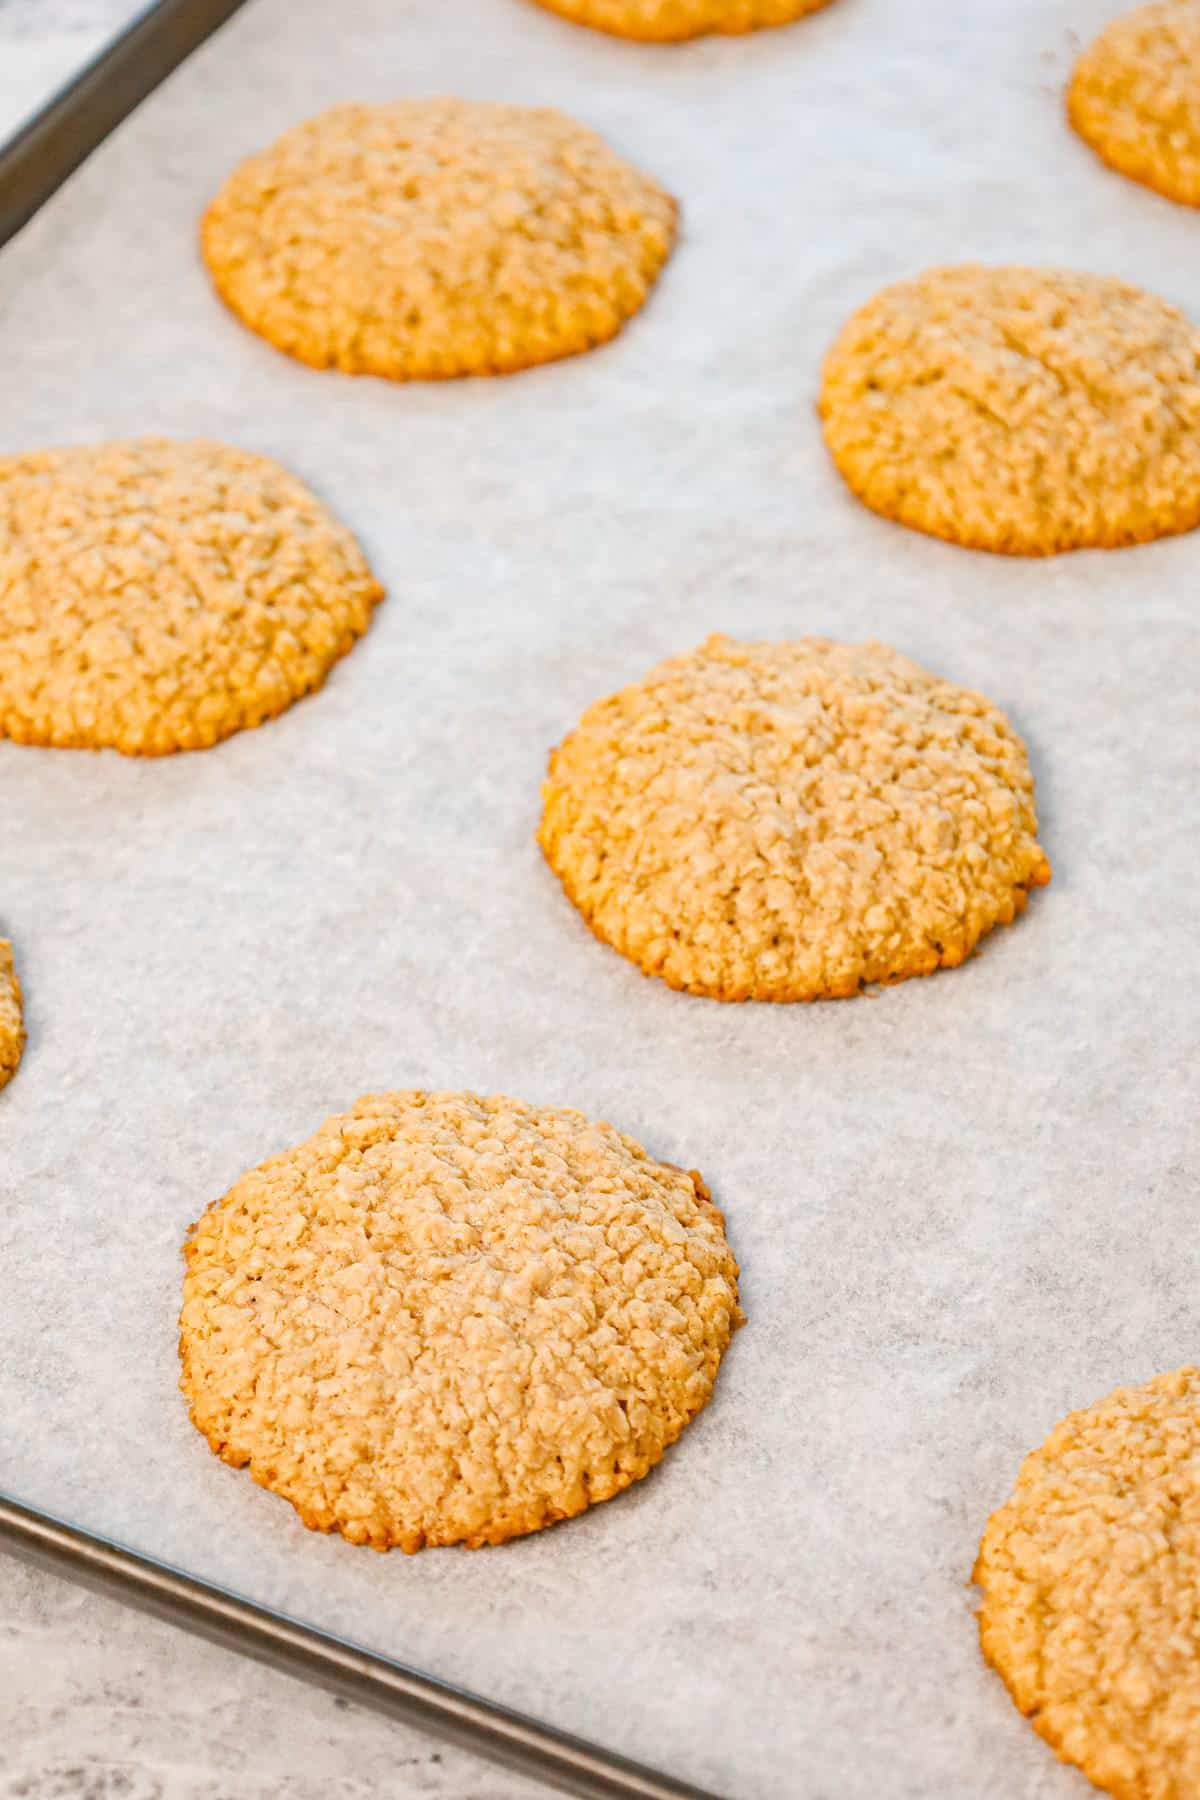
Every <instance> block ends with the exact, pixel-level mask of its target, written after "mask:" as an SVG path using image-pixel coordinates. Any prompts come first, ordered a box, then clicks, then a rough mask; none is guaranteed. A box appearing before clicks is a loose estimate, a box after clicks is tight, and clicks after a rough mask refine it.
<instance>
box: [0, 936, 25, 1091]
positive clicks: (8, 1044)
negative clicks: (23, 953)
mask: <svg viewBox="0 0 1200 1800" xmlns="http://www.w3.org/2000/svg"><path fill="white" fill-rule="evenodd" d="M24 1048H25V1026H24V1023H23V1020H22V1016H21V983H20V982H19V981H18V980H17V971H16V969H15V968H14V966H13V953H12V945H11V944H10V943H9V942H8V939H7V938H0V1088H2V1087H7V1085H8V1083H9V1082H10V1081H11V1080H12V1078H13V1076H14V1075H15V1074H16V1072H17V1065H18V1064H19V1063H20V1061H21V1052H22V1051H23V1050H24Z"/></svg>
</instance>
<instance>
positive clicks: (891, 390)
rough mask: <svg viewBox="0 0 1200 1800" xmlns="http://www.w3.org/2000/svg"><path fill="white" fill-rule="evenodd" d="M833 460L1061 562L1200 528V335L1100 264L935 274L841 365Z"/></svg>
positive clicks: (863, 334)
mask: <svg viewBox="0 0 1200 1800" xmlns="http://www.w3.org/2000/svg"><path fill="white" fill-rule="evenodd" d="M820 412H821V417H822V419H823V420H824V424H825V439H826V442H827V443H828V445H829V449H830V451H831V453H832V455H833V460H834V462H835V463H836V464H837V466H838V469H839V470H840V471H841V473H842V475H843V476H844V477H845V479H846V481H847V482H848V484H849V485H850V487H851V488H852V489H853V491H854V492H855V493H856V494H857V495H858V497H859V499H860V500H863V501H865V503H866V504H867V505H868V506H869V507H871V508H872V510H873V511H875V512H877V513H882V514H883V516H884V518H887V519H896V520H899V522H900V523H901V524H902V525H910V526H912V527H913V528H914V529H915V530H917V531H926V532H930V533H931V534H932V535H933V536H934V537H940V538H948V539H949V540H950V541H951V542H952V543H956V544H966V545H968V546H970V547H971V548H973V549H977V550H998V551H1006V552H1008V553H1010V554H1012V555H1021V556H1047V555H1050V554H1051V553H1052V552H1054V551H1058V550H1078V549H1084V548H1086V547H1088V546H1093V547H1097V548H1111V547H1115V546H1117V545H1121V544H1140V543H1144V542H1146V541H1147V540H1148V539H1150V538H1156V537H1164V536H1167V535H1170V534H1171V533H1173V532H1179V531H1190V530H1191V529H1192V528H1193V526H1195V525H1196V524H1197V523H1200V334H1198V333H1197V332H1196V330H1195V329H1194V327H1193V326H1192V325H1191V324H1190V323H1189V322H1188V320H1187V319H1185V318H1184V316H1183V314H1182V313H1180V312H1177V311H1176V310H1175V308H1174V307H1173V306H1168V305H1167V304H1166V302H1165V301H1163V300H1158V299H1156V298H1155V296H1154V295H1153V294H1146V293H1143V292H1142V291H1141V289H1140V288H1135V287H1130V286H1129V285H1128V283H1126V282H1123V281H1116V280H1112V279H1109V278H1107V277H1104V276H1099V275H1073V274H1066V273H1063V272H1061V271H1055V270H1050V269H1021V268H981V267H978V266H975V265H965V266H963V267H961V268H952V269H930V270H928V271H927V272H926V273H925V274H923V275H920V276H918V277H917V278H916V279H915V280H913V281H901V282H898V283H897V284H896V285H895V286H894V287H889V288H884V289H883V291H882V292H881V293H879V294H877V295H876V296H875V298H874V299H873V300H870V301H868V303H867V305H866V306H864V307H862V308H861V310H860V311H859V312H856V313H855V314H854V316H853V318H851V320H850V321H849V323H848V324H847V325H846V327H845V329H844V330H843V331H842V333H841V336H840V337H839V338H838V340H837V342H836V343H835V344H834V346H833V348H832V349H831V351H830V352H829V355H828V357H827V358H826V361H825V373H824V383H823V386H822V390H821V400H820Z"/></svg>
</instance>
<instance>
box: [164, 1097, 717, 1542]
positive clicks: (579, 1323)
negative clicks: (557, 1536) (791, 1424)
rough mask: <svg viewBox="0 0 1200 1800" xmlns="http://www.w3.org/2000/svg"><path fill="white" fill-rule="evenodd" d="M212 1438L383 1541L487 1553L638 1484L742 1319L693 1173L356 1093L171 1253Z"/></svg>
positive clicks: (499, 1104)
mask: <svg viewBox="0 0 1200 1800" xmlns="http://www.w3.org/2000/svg"><path fill="white" fill-rule="evenodd" d="M185 1255H186V1257H187V1265H188V1266H187V1274H186V1277H185V1280H184V1287H183V1309H182V1313H181V1315H180V1355H181V1359H182V1364H183V1374H182V1379H181V1386H182V1388H183V1392H184V1393H185V1394H186V1396H187V1399H188V1404H189V1407H190V1410H191V1416H192V1419H193V1421H194V1423H195V1424H196V1426H197V1427H198V1428H199V1430H200V1431H202V1432H203V1434H204V1436H205V1437H206V1438H207V1439H208V1441H209V1443H210V1445H211V1446H212V1448H213V1449H214V1450H215V1451H216V1452H217V1453H218V1454H219V1455H220V1456H222V1457H223V1458H224V1459H225V1461H226V1462H229V1463H233V1464H234V1465H235V1466H241V1465H243V1464H248V1465H249V1468H250V1473H251V1474H252V1475H253V1477H254V1479H255V1480H256V1481H258V1482H260V1483H261V1484H262V1485H263V1486H264V1487H268V1488H272V1489H274V1491H275V1492H276V1493H279V1494H282V1495H283V1496H284V1498H285V1499H287V1500H290V1501H291V1503H292V1505H293V1506H294V1507H295V1508H296V1510H297V1511H298V1512H299V1514H300V1517H301V1518H302V1519H303V1521H304V1523H305V1524H306V1525H308V1526H310V1527H312V1528H313V1529H315V1530H318V1531H340V1532H341V1534H342V1535H343V1537H346V1538H348V1539H349V1540H350V1541H351V1542H353V1543H358V1544H370V1545H372V1546H373V1547H374V1548H375V1549H377V1550H386V1549H388V1548H389V1547H390V1546H393V1545H396V1546H399V1547H400V1548H401V1549H403V1550H408V1551H413V1550H419V1549H421V1548H422V1546H424V1545H427V1544H453V1543H460V1542H461V1543H465V1544H468V1545H471V1546H478V1545H482V1544H498V1543H501V1542H503V1540H504V1539H505V1538H510V1537H515V1536H518V1535H520V1534H521V1533H524V1532H529V1531H537V1530H539V1529H540V1527H542V1526H544V1525H551V1524H553V1523H554V1522H555V1521H556V1520H558V1519H566V1518H570V1517H571V1516H572V1515H574V1514H575V1513H579V1512H582V1511H583V1510H584V1508H585V1507H587V1506H589V1505H591V1504H593V1503H594V1502H595V1501H598V1500H607V1499H610V1498H611V1497H612V1496H613V1495H614V1494H617V1493H619V1492H620V1491H621V1489H622V1488H625V1487H628V1486H629V1484H630V1483H631V1482H633V1481H636V1480H638V1478H639V1477H640V1476H642V1475H644V1474H645V1473H646V1472H647V1470H648V1469H650V1468H652V1467H653V1465H654V1464H655V1463H656V1462H657V1461H658V1460H659V1458H660V1457H661V1455H662V1453H663V1451H664V1450H665V1449H666V1447H667V1445H668V1444H671V1443H673V1442H674V1441H675V1439H676V1438H677V1437H678V1436H679V1434H680V1432H681V1431H682V1430H683V1428H684V1426H685V1425H687V1424H688V1422H689V1421H690V1420H691V1419H693V1418H694V1417H695V1415H696V1414H697V1413H698V1412H699V1411H700V1410H701V1408H702V1407H703V1406H705V1405H706V1403H707V1401H708V1399H709V1396H710V1394H711V1393H712V1387H713V1382H714V1379H715V1377H716V1373H717V1367H718V1364H719V1363H720V1361H721V1357H722V1355H723V1354H724V1351H725V1348H726V1346H727V1344H728V1342H729V1338H730V1335H731V1333H732V1332H733V1330H734V1329H735V1328H736V1326H737V1325H738V1324H740V1322H741V1315H740V1313H739V1311H738V1304H737V1273H738V1271H737V1264H736V1263H735V1261H734V1259H733V1255H732V1253H731V1252H730V1249H729V1246H728V1244H727V1243H726V1241H725V1232H724V1223H723V1220H722V1218H721V1214H720V1213H719V1212H718V1211H717V1209H716V1207H715V1206H714V1205H713V1204H712V1201H711V1200H710V1199H709V1196H708V1191H707V1189H706V1188H705V1186H704V1184H703V1182H702V1181H701V1180H700V1178H699V1176H698V1175H695V1174H688V1173H686V1172H685V1171H683V1170H682V1169H677V1168H675V1167H673V1166H672V1165H671V1164H670V1163H658V1162H655V1161H653V1160H652V1159H651V1158H650V1157H649V1156H648V1155H647V1154H646V1152H645V1151H644V1150H643V1149H642V1148H641V1146H640V1145H638V1144H635V1143H634V1142H633V1140H632V1138H628V1137H624V1136H623V1135H622V1134H621V1133H620V1132H617V1131H614V1130H613V1128H612V1126H611V1125H598V1124H592V1123H591V1122H589V1121H588V1120H587V1119H585V1118H584V1117H583V1115H582V1114H581V1113H577V1112H573V1111H570V1110H568V1109H567V1108H562V1107H533V1106H526V1105H525V1104H523V1102H521V1101H519V1100H509V1099H504V1098H502V1097H493V1098H490V1099H482V1098H479V1097H478V1096H476V1095H474V1094H462V1093H458V1094H456V1093H436V1094H431V1093H422V1092H408V1093H394V1094H379V1095H369V1096H367V1097H366V1098H365V1099H362V1100H359V1101H358V1102H357V1104H356V1105H355V1106H354V1107H353V1108H352V1110H351V1111H350V1112H348V1113H345V1114H343V1115H342V1116H340V1117H337V1118H332V1119H328V1120H327V1121H326V1122H325V1124H324V1125H322V1126H321V1128H320V1130H319V1131H317V1132H315V1133H314V1135H313V1136H312V1137H311V1138H309V1139H308V1141H307V1142H306V1143H303V1144H301V1145H299V1147H298V1148H296V1149H294V1150H286V1151H284V1152H283V1154H282V1155H279V1156H274V1157H272V1158H271V1159H270V1160H269V1161H268V1162H265V1163H263V1164H261V1165H260V1166H259V1167H258V1168H257V1169H253V1170H251V1172H250V1173H249V1174H247V1175H244V1176H243V1177H242V1179H241V1180H240V1181H239V1182H238V1183H237V1184H236V1185H235V1186H234V1187H233V1188H232V1189H231V1190H230V1191H229V1193H228V1194H226V1196H225V1198H224V1199H223V1200H220V1201H218V1202H217V1203H216V1204H215V1205H214V1206H212V1207H210V1209H209V1210H208V1212H206V1213H205V1215H204V1217H203V1218H202V1219H201V1220H200V1221H199V1223H198V1224H197V1225H196V1226H194V1227H193V1229H192V1233H191V1236H190V1238H189V1240H188V1243H187V1245H186V1247H185Z"/></svg>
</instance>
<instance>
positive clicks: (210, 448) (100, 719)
mask: <svg viewBox="0 0 1200 1800" xmlns="http://www.w3.org/2000/svg"><path fill="white" fill-rule="evenodd" d="M382 592H383V590H382V589H381V588H380V586H379V584H378V583H377V582H376V581H375V579H374V577H373V576H372V574H371V571H370V570H369V568H368V567H367V564H366V562H365V560H364V558H363V555H362V552H361V550H360V549H359V547H358V545H357V544H356V543H355V541H354V538H353V537H352V536H351V534H350V533H349V531H347V530H346V528H345V527H344V526H343V525H341V524H339V523H338V521H337V520H336V519H335V518H333V516H332V515H331V514H330V513H329V512H327V511H326V509H325V508H324V507H323V506H322V505H321V504H320V502H319V501H318V500H316V499H315V498H314V496H313V495H312V494H311V493H310V492H309V491H308V489H307V488H306V487H304V486H303V484H302V483H301V482H299V481H297V480H296V478H295V476H293V475H289V474H288V472H287V471H286V470H285V469H282V468H280V466H279V465H278V463H274V462H270V461H268V459H267V458H266V457H263V456H254V455H251V454H250V453H249V452H247V451H243V450H232V449H230V448H228V446H226V445H224V444H216V443H207V442H204V441H200V440H198V441H195V442H177V441H174V440H170V439H166V438H137V439H131V440H129V441H127V442H116V443H107V444H96V445H87V446H84V447H81V448H76V449H63V450H42V451H36V452H33V453H31V454H28V455H25V456H14V457H9V458H7V459H5V460H3V461H0V601H2V604H0V737H9V738H12V739H14V740H15V741H16V742H17V743H21V744H47V745H57V746H60V747H67V748H76V749H92V750H98V749H105V748H111V749H116V750H121V751H124V752H125V753H126V754H127V755H130V756H158V755H163V754H165V753H166V752H168V751H173V750H199V749H204V748H206V747H208V746H209V745H212V744H215V743H217V742H218V740H219V739H221V738H224V737H228V736H229V734H230V733H231V732H234V731H239V730H241V729H243V728H244V727H248V726H254V725H261V724H262V723H263V722H264V720H266V719H271V718H274V717H275V715H276V714H277V713H281V712H282V711H283V710H284V708H285V707H287V706H290V705H291V703H292V701H293V700H296V699H298V698H299V697H300V696H301V695H302V694H306V693H309V692H310V691H311V690H312V689H313V688H317V687H320V685H321V683H322V682H323V681H324V679H325V676H326V675H327V673H328V672H329V669H330V667H331V666H332V665H333V663H335V662H336V661H337V660H338V658H339V657H341V656H344V655H345V654H346V652H347V651H348V650H349V649H350V647H351V645H352V644H353V643H354V641H355V639H356V638H357V637H359V636H360V635H361V633H362V632H364V631H365V630H366V628H367V625H368V624H369V622H370V618H371V611H372V608H373V607H374V605H375V603H376V601H377V600H379V599H380V598H381V596H382Z"/></svg>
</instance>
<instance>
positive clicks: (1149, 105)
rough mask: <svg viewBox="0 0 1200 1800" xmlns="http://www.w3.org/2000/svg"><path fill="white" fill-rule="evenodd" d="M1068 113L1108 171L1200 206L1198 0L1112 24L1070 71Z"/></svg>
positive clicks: (1165, 2)
mask: <svg viewBox="0 0 1200 1800" xmlns="http://www.w3.org/2000/svg"><path fill="white" fill-rule="evenodd" d="M1067 112H1068V114H1069V116H1070V120H1071V123H1072V125H1073V126H1074V127H1075V129H1076V131H1077V132H1078V133H1079V135H1080V137H1082V138H1083V139H1084V140H1085V142H1087V143H1088V144H1090V145H1091V147H1092V149H1093V150H1094V151H1095V152H1096V154H1097V155H1098V156H1100V157H1102V158H1103V160H1104V161H1105V162H1106V163H1108V164H1109V165H1110V166H1111V167H1112V168H1114V169H1117V170H1119V171H1120V173H1121V174H1122V175H1129V176H1131V177H1132V179H1133V180H1134V181H1140V182H1142V183H1144V184H1145V186H1146V187H1151V188H1154V189H1155V190H1156V192H1158V193H1160V194H1165V195H1166V197H1167V198H1168V199H1169V200H1180V201H1182V202H1183V204H1184V205H1185V206H1200V0H1156V3H1155V4H1154V5H1151V6H1139V7H1138V8H1137V10H1136V11H1134V12H1131V13H1127V14H1125V16H1124V17H1123V18H1120V19H1115V20H1114V21H1113V23H1112V24H1111V25H1109V26H1108V28H1107V30H1105V31H1102V32H1101V34H1100V36H1099V37H1098V38H1097V39H1096V41H1095V43H1093V44H1092V45H1091V46H1090V47H1089V48H1088V49H1087V50H1085V52H1084V54H1083V55H1082V56H1081V57H1080V59H1079V62H1078V63H1077V64H1076V67H1075V73H1074V75H1073V77H1072V79H1071V85H1070V87H1069V88H1068V90H1067Z"/></svg>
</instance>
